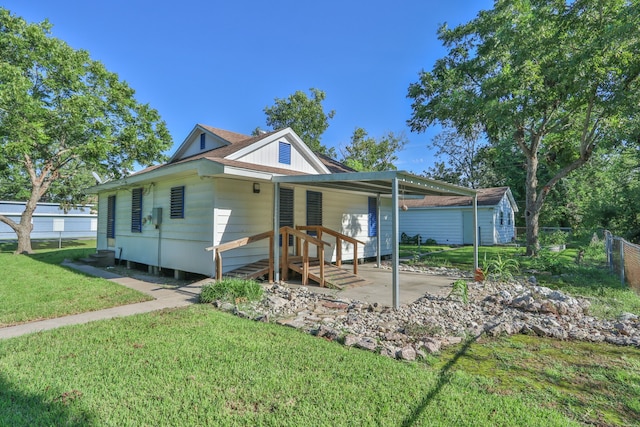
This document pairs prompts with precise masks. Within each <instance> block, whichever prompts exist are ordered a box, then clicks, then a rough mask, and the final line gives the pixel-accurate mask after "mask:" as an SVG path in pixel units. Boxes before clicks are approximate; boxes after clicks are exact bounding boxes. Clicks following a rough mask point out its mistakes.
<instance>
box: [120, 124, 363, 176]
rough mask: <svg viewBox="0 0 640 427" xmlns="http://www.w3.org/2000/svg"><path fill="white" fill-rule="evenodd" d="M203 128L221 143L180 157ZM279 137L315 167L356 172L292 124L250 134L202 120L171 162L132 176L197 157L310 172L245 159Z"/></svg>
mask: <svg viewBox="0 0 640 427" xmlns="http://www.w3.org/2000/svg"><path fill="white" fill-rule="evenodd" d="M202 132H207V133H209V134H210V135H212V136H214V137H215V138H216V141H217V142H218V144H220V145H218V146H217V147H215V148H213V149H209V150H207V151H202V152H199V153H197V154H193V155H191V156H187V157H181V156H182V155H183V154H184V153H185V151H186V150H187V149H188V147H189V144H190V143H192V141H193V138H194V136H195V135H198V134H199V133H202ZM278 138H284V139H285V140H288V141H289V142H292V143H294V144H296V146H297V147H299V149H300V150H301V151H302V152H303V153H304V155H305V156H306V157H307V158H308V160H309V162H310V163H311V164H313V165H315V166H314V167H315V169H316V170H317V171H318V173H321V174H325V173H343V172H355V171H354V170H353V169H351V168H349V167H348V166H346V165H344V164H342V163H340V162H338V161H337V160H334V159H331V158H329V157H327V156H325V155H322V154H319V153H313V152H312V151H311V150H310V149H309V147H308V146H307V145H306V144H305V143H304V142H303V141H302V140H301V139H300V138H299V137H298V136H297V135H296V134H295V132H293V131H292V130H291V129H290V128H286V129H279V130H275V131H272V132H266V133H262V134H260V135H256V136H249V135H243V134H240V133H236V132H231V131H227V130H224V129H218V128H214V127H211V126H207V125H203V124H197V125H196V126H195V127H194V128H193V130H192V131H191V132H190V133H189V136H188V137H187V138H186V139H185V140H184V142H183V143H182V144H181V145H180V147H179V148H178V149H177V150H176V153H175V154H174V155H173V156H172V157H171V159H170V160H169V162H167V163H165V164H161V165H153V166H149V167H147V168H145V169H142V170H140V171H137V172H135V173H133V174H131V175H129V176H130V177H136V178H141V176H142V175H145V174H147V173H148V172H152V171H157V172H159V173H162V172H163V171H164V169H165V168H166V169H167V172H169V169H171V170H173V169H174V168H172V167H174V166H179V165H185V164H186V163H191V162H196V161H205V162H206V161H211V162H214V163H216V164H218V165H222V166H228V167H232V168H235V169H240V170H246V171H255V172H264V173H270V174H275V175H307V174H308V173H305V172H301V171H297V170H292V169H286V168H282V167H279V166H278V165H274V166H271V165H262V164H255V163H249V162H246V161H242V156H243V154H245V153H247V152H251V150H253V149H255V148H259V147H261V146H264V145H265V144H268V143H269V142H272V141H274V140H276V139H278Z"/></svg>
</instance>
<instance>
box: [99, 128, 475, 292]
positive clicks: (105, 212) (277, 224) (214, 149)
mask: <svg viewBox="0 0 640 427" xmlns="http://www.w3.org/2000/svg"><path fill="white" fill-rule="evenodd" d="M399 191H402V192H404V193H406V194H410V195H413V196H424V195H429V194H440V195H442V194H449V195H466V196H473V195H475V191H474V190H470V189H468V188H463V187H458V186H455V185H451V184H446V183H440V182H437V181H433V180H428V179H426V178H422V177H418V176H415V175H411V174H408V173H405V172H398V171H389V172H354V171H353V170H352V169H349V168H348V167H346V166H345V165H343V164H341V163H339V162H337V161H335V160H333V159H330V158H328V157H326V156H324V155H321V154H317V153H314V152H312V151H311V150H310V149H309V147H308V146H307V145H306V144H305V143H304V142H303V141H302V140H301V139H300V137H299V136H298V135H297V134H296V133H295V132H294V131H293V130H291V129H290V128H286V129H280V130H276V131H273V132H269V133H264V134H260V135H257V136H248V135H242V134H238V133H235V132H230V131H226V130H222V129H217V128H213V127H210V126H206V125H202V124H198V125H196V126H195V127H194V128H193V130H192V131H191V132H190V133H189V135H188V136H187V137H186V138H185V140H184V142H183V143H182V144H181V145H180V146H179V147H178V149H177V150H176V152H175V154H174V155H173V156H172V157H171V158H170V159H169V161H168V162H167V163H166V164H163V165H157V166H151V167H148V168H146V169H144V170H141V171H139V172H137V173H134V174H132V175H129V176H126V177H124V178H122V179H118V180H113V181H108V182H104V183H102V184H99V185H97V186H95V187H92V188H91V189H89V192H90V193H94V194H97V196H98V205H99V210H98V232H97V249H98V250H112V251H114V252H115V254H116V258H118V259H120V260H123V261H126V262H127V263H136V264H142V265H146V266H148V267H149V269H150V270H152V271H155V270H156V269H158V270H162V269H166V270H173V271H174V273H175V275H176V276H178V275H179V274H180V273H181V272H192V273H198V274H203V275H208V276H216V273H217V272H219V271H218V270H222V272H224V273H227V272H230V271H232V270H237V269H238V268H241V267H243V266H246V265H248V264H251V263H257V262H259V261H261V260H263V259H264V258H265V257H269V259H272V265H280V260H281V258H282V259H286V256H287V254H288V252H287V253H283V251H282V249H281V247H282V246H285V247H287V246H288V245H289V243H294V242H293V241H292V240H291V239H286V241H285V242H283V240H285V239H283V238H282V235H281V234H280V231H281V227H296V226H305V227H318V226H321V227H324V228H326V230H331V232H329V231H326V232H325V231H322V230H320V231H318V230H317V229H316V231H315V232H314V231H312V230H311V231H310V230H309V229H308V228H307V229H306V230H305V233H313V235H316V236H317V235H318V234H319V233H323V234H322V241H324V242H326V246H325V243H322V244H320V245H319V246H317V247H323V248H324V260H325V261H327V262H329V261H335V260H336V259H337V257H338V256H340V257H341V259H342V260H354V259H360V258H368V257H380V256H381V255H388V254H392V253H394V248H397V242H398V236H399V230H398V222H397V215H396V214H394V212H397V210H398V207H397V200H398V197H397V195H398V194H400V193H399ZM269 232H270V233H271V235H272V236H273V237H272V238H271V239H268V238H262V237H265V235H266V233H269ZM331 233H334V235H336V234H337V235H340V236H345V237H348V238H342V239H338V238H333V236H332V235H331ZM258 237H260V238H258ZM297 237H298V238H299V237H300V236H299V235H298V236H297ZM249 242H251V244H246V243H249ZM310 242H311V246H312V247H311V248H310V249H309V250H310V251H312V252H313V251H316V252H317V249H316V247H314V245H317V244H318V241H315V240H310ZM222 245H226V246H225V247H232V248H234V249H233V250H229V251H227V252H225V253H224V254H223V256H222V258H223V262H221V263H220V264H218V263H217V262H216V259H214V256H213V254H212V252H211V251H206V250H205V249H206V248H209V249H212V248H213V249H214V250H221V249H220V248H221V247H222ZM294 246H295V245H294ZM356 247H357V250H356ZM289 250H291V251H292V248H291V247H290V249H289ZM396 253H397V251H396ZM396 263H397V257H396ZM356 264H357V263H356ZM283 270H284V269H283ZM394 271H396V273H395V274H394V277H393V281H394V289H396V288H397V283H398V279H397V269H395V270H394ZM279 275H280V271H279V269H275V280H276V281H277V280H279V277H280V276H279ZM283 276H286V274H285V272H284V271H283ZM394 301H395V299H394Z"/></svg>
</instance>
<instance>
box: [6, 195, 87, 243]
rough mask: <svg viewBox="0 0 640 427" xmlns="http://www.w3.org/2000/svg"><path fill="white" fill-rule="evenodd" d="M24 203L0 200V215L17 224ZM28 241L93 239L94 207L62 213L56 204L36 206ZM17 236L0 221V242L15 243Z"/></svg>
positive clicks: (39, 204) (84, 207)
mask: <svg viewBox="0 0 640 427" xmlns="http://www.w3.org/2000/svg"><path fill="white" fill-rule="evenodd" d="M24 207H25V203H24V202H9V201H0V215H4V216H6V217H8V218H9V219H11V220H13V221H15V222H20V215H22V212H23V211H24ZM32 223H33V231H32V232H31V238H32V239H34V240H37V239H58V238H60V237H62V238H63V239H95V238H96V232H97V230H98V215H97V214H96V212H95V211H94V210H93V205H86V206H79V207H77V208H72V209H69V211H67V212H65V211H64V210H63V209H61V208H60V205H59V204H58V203H38V206H37V207H36V210H35V212H34V213H33V219H32ZM16 239H17V236H16V233H15V232H14V231H13V229H11V227H9V226H8V225H7V224H5V223H4V222H0V240H16Z"/></svg>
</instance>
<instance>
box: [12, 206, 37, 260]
mask: <svg viewBox="0 0 640 427" xmlns="http://www.w3.org/2000/svg"><path fill="white" fill-rule="evenodd" d="M23 215H24V214H23ZM32 229H33V224H31V218H29V222H27V223H26V224H23V221H20V224H19V225H18V227H17V228H16V229H15V232H16V235H17V236H18V247H17V248H16V251H15V252H14V253H15V254H32V253H33V249H32V247H31V230H32Z"/></svg>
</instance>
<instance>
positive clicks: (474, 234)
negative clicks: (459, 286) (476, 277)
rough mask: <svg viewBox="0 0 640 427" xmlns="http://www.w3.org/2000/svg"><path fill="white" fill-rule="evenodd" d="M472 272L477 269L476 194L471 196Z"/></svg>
mask: <svg viewBox="0 0 640 427" xmlns="http://www.w3.org/2000/svg"><path fill="white" fill-rule="evenodd" d="M473 229H474V230H475V233H473V270H474V271H475V270H476V269H477V268H478V243H479V242H478V193H476V194H474V195H473Z"/></svg>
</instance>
